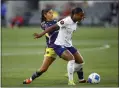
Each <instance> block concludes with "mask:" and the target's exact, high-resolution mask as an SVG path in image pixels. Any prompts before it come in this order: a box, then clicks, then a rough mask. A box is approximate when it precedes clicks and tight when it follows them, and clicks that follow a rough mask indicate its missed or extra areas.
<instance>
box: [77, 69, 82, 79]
mask: <svg viewBox="0 0 119 88" xmlns="http://www.w3.org/2000/svg"><path fill="white" fill-rule="evenodd" d="M77 75H78V78H79V80H81V79H84V75H83V68H81V69H80V70H79V71H78V72H77Z"/></svg>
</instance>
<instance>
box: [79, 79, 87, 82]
mask: <svg viewBox="0 0 119 88" xmlns="http://www.w3.org/2000/svg"><path fill="white" fill-rule="evenodd" d="M79 83H87V80H85V79H83V80H79Z"/></svg>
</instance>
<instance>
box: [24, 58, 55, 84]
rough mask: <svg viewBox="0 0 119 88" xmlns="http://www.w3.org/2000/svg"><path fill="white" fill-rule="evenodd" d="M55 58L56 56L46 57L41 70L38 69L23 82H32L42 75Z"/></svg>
mask: <svg viewBox="0 0 119 88" xmlns="http://www.w3.org/2000/svg"><path fill="white" fill-rule="evenodd" d="M54 60H55V58H52V57H45V58H44V61H43V64H42V66H41V68H40V70H38V71H36V72H35V73H33V75H32V76H31V77H30V78H28V79H26V80H24V81H23V84H30V83H31V82H32V81H33V80H35V79H36V78H38V77H39V76H41V75H42V74H43V73H44V72H46V71H47V69H48V68H49V66H50V65H51V64H52V62H53V61H54Z"/></svg>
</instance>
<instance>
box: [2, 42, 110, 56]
mask: <svg viewBox="0 0 119 88" xmlns="http://www.w3.org/2000/svg"><path fill="white" fill-rule="evenodd" d="M107 48H110V45H108V44H106V45H103V46H101V47H95V48H84V49H80V51H94V50H104V49H107ZM43 53H44V51H39V52H19V53H16V52H15V53H2V56H16V55H40V54H43Z"/></svg>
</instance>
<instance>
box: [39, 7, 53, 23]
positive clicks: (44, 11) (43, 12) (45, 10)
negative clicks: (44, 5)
mask: <svg viewBox="0 0 119 88" xmlns="http://www.w3.org/2000/svg"><path fill="white" fill-rule="evenodd" d="M49 10H51V9H43V10H42V12H41V22H43V21H46V18H45V16H44V15H45V14H47V12H48V11H49Z"/></svg>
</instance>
